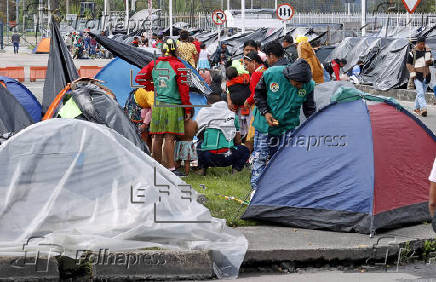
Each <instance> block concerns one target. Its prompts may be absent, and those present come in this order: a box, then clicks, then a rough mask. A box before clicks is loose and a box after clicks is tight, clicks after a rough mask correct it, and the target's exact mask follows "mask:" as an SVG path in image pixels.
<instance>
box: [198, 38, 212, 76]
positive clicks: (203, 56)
mask: <svg viewBox="0 0 436 282" xmlns="http://www.w3.org/2000/svg"><path fill="white" fill-rule="evenodd" d="M202 69H210V64H209V53H208V52H207V50H206V44H204V43H201V45H200V55H199V57H198V70H202Z"/></svg>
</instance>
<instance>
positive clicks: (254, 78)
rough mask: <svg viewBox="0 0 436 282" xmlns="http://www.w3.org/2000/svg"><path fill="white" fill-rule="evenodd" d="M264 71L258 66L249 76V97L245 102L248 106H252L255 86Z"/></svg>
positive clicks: (264, 69)
mask: <svg viewBox="0 0 436 282" xmlns="http://www.w3.org/2000/svg"><path fill="white" fill-rule="evenodd" d="M264 71H266V68H265V67H264V66H260V67H259V68H257V69H256V71H255V72H253V73H252V74H251V79H250V97H248V98H247V102H248V104H250V105H254V92H255V88H256V85H257V84H258V83H259V80H260V79H261V78H262V75H263V72H264Z"/></svg>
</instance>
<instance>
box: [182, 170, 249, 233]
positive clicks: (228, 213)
mask: <svg viewBox="0 0 436 282" xmlns="http://www.w3.org/2000/svg"><path fill="white" fill-rule="evenodd" d="M184 180H185V181H186V182H187V183H189V184H191V185H192V188H194V189H195V190H196V191H197V192H198V193H200V194H204V195H205V196H206V198H207V202H206V204H205V206H206V207H207V208H208V209H209V210H210V212H211V214H212V216H214V217H217V218H224V219H226V221H227V225H229V226H252V225H256V223H255V222H253V221H245V220H242V219H240V217H241V216H242V214H243V213H244V211H245V209H246V208H247V206H246V205H241V204H240V203H238V202H236V201H234V200H226V199H224V198H222V197H221V196H219V195H217V194H221V195H225V196H233V197H235V198H238V199H240V200H246V199H247V200H248V199H249V198H247V197H248V195H249V193H250V192H251V187H250V171H249V170H248V169H244V170H243V171H242V172H239V173H236V174H233V175H232V174H231V168H230V167H228V168H210V169H209V170H208V171H207V175H206V176H199V175H196V174H194V173H193V172H191V174H190V175H189V176H188V177H187V178H185V179H184ZM200 185H205V187H206V189H203V188H202V187H201V186H200Z"/></svg>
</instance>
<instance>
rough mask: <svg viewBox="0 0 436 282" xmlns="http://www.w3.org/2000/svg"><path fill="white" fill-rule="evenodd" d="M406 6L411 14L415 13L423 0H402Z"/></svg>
mask: <svg viewBox="0 0 436 282" xmlns="http://www.w3.org/2000/svg"><path fill="white" fill-rule="evenodd" d="M402 1H403V4H404V7H406V10H407V12H408V13H409V14H413V13H415V10H416V8H418V5H419V3H421V0H402Z"/></svg>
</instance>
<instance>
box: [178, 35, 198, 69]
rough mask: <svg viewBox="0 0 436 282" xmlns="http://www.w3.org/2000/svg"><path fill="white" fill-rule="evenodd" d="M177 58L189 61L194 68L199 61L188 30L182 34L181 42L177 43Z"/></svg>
mask: <svg viewBox="0 0 436 282" xmlns="http://www.w3.org/2000/svg"><path fill="white" fill-rule="evenodd" d="M177 56H178V57H179V58H180V59H182V60H185V61H187V62H188V63H189V64H190V65H191V66H193V67H194V68H195V67H196V65H197V61H198V52H197V48H195V45H194V44H193V43H191V42H189V33H188V31H186V30H182V31H181V32H180V38H179V41H177Z"/></svg>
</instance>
